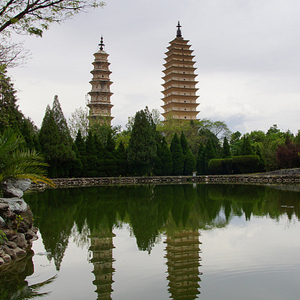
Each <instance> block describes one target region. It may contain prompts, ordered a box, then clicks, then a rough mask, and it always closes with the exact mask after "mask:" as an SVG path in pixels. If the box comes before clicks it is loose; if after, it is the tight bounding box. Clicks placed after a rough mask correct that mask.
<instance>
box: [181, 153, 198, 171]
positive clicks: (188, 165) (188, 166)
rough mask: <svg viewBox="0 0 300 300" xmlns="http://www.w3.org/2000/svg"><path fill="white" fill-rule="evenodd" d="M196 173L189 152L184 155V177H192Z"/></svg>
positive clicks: (194, 164)
mask: <svg viewBox="0 0 300 300" xmlns="http://www.w3.org/2000/svg"><path fill="white" fill-rule="evenodd" d="M194 171H196V160H195V157H194V155H193V153H192V152H191V151H188V153H187V154H186V155H185V160H184V175H192V173H193V172H194Z"/></svg>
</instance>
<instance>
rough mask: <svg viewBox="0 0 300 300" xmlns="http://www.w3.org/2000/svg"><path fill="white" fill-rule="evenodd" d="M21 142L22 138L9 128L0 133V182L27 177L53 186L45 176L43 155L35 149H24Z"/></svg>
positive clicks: (22, 141)
mask: <svg viewBox="0 0 300 300" xmlns="http://www.w3.org/2000/svg"><path fill="white" fill-rule="evenodd" d="M23 144H24V139H23V138H22V137H20V136H18V135H17V134H16V133H15V132H14V131H13V130H11V129H5V130H4V132H3V133H2V134H0V183H1V182H3V181H5V180H6V179H11V178H29V179H31V180H32V181H33V182H38V181H41V182H44V183H46V184H48V185H50V186H54V184H53V182H52V181H51V180H50V179H49V178H47V177H46V168H45V167H46V166H48V165H47V163H45V162H44V159H43V157H41V156H40V155H39V154H38V153H37V152H36V151H35V150H28V149H25V148H24V147H23Z"/></svg>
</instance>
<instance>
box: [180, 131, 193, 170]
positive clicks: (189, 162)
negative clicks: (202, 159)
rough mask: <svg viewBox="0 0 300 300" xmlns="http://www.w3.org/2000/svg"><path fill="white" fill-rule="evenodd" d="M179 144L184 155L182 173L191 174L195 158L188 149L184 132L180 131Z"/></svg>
mask: <svg viewBox="0 0 300 300" xmlns="http://www.w3.org/2000/svg"><path fill="white" fill-rule="evenodd" d="M180 144H181V148H182V152H183V155H184V169H183V174H184V175H191V174H192V172H194V171H195V169H196V160H195V158H194V156H193V154H192V152H191V150H190V149H189V146H188V142H187V140H186V137H185V135H184V133H183V132H182V133H181V136H180Z"/></svg>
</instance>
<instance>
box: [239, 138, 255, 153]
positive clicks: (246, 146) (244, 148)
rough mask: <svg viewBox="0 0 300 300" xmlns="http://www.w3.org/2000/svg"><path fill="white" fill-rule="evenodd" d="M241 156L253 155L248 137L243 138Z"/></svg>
mask: <svg viewBox="0 0 300 300" xmlns="http://www.w3.org/2000/svg"><path fill="white" fill-rule="evenodd" d="M241 154H242V155H253V154H254V153H253V150H252V147H251V143H250V138H249V136H244V137H243V144H242V153H241Z"/></svg>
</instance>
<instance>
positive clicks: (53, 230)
mask: <svg viewBox="0 0 300 300" xmlns="http://www.w3.org/2000/svg"><path fill="white" fill-rule="evenodd" d="M299 200H300V197H299V193H298V192H294V191H281V190H279V189H275V188H272V187H265V186H255V187H254V186H249V185H219V184H215V185H205V184H199V185H196V186H193V185H189V184H187V185H158V186H153V185H143V186H105V187H92V188H77V189H61V190H46V191H45V192H43V193H31V194H27V195H26V201H27V202H28V203H29V204H30V206H31V209H32V211H33V213H34V216H35V220H36V222H35V226H37V227H38V228H39V230H40V233H41V236H42V239H43V243H44V246H45V249H46V251H47V252H49V253H50V255H49V260H51V259H53V260H54V262H55V266H56V269H57V270H59V269H60V265H61V262H62V260H63V257H64V253H65V251H66V248H67V246H68V241H69V238H70V236H71V235H72V234H73V235H75V236H73V237H74V238H75V239H76V240H78V241H87V239H86V237H87V234H88V236H89V240H90V251H91V253H92V258H91V262H92V263H93V264H94V271H93V272H94V275H95V281H94V285H96V286H97V293H98V299H111V292H112V283H113V273H114V271H115V270H114V268H113V262H114V259H113V248H114V246H113V236H114V233H113V229H114V228H118V227H120V226H123V224H126V225H127V226H129V227H130V230H131V233H132V234H133V235H134V236H135V238H136V244H137V246H138V248H139V249H140V250H142V251H148V253H151V250H152V248H153V247H154V245H155V244H156V243H157V240H158V239H159V238H160V237H161V236H162V234H165V235H166V241H165V242H166V258H167V268H168V280H169V293H170V294H171V295H172V298H173V299H179V298H180V297H181V296H182V293H183V294H185V295H189V297H186V298H185V299H195V298H197V294H199V288H200V286H199V281H200V280H201V279H200V275H201V273H200V272H199V266H200V264H199V261H200V260H201V257H200V253H201V249H200V241H199V237H200V235H199V230H210V229H212V228H216V227H224V226H226V225H227V224H229V221H230V220H231V218H232V217H233V216H243V215H244V216H245V219H246V220H250V219H251V217H252V216H253V215H254V216H268V217H270V218H273V219H275V220H276V219H279V217H280V216H282V215H287V216H288V218H289V219H291V218H292V216H293V215H296V216H297V217H298V218H299V203H300V201H299ZM74 226H75V227H76V228H77V230H76V231H74V230H73V231H72V228H74ZM76 235H77V236H76ZM26 276H28V275H26ZM26 276H25V277H26ZM25 277H24V279H25ZM180 299H181V298H180Z"/></svg>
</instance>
